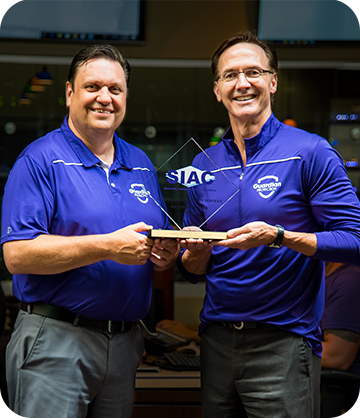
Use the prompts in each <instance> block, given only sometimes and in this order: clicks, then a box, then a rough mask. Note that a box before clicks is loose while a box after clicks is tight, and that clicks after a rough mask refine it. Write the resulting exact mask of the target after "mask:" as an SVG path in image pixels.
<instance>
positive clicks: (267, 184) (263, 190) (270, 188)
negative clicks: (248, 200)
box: [253, 175, 281, 199]
mask: <svg viewBox="0 0 360 418" xmlns="http://www.w3.org/2000/svg"><path fill="white" fill-rule="evenodd" d="M279 187H281V181H279V177H276V176H271V175H270V176H265V177H261V179H259V180H258V181H257V183H255V184H254V185H253V188H254V189H255V190H256V191H257V192H258V193H259V195H260V196H261V197H262V198H263V199H268V198H269V197H270V196H272V195H273V194H274V193H275V192H276V190H277V189H278V188H279Z"/></svg>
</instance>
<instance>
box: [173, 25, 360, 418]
mask: <svg viewBox="0 0 360 418" xmlns="http://www.w3.org/2000/svg"><path fill="white" fill-rule="evenodd" d="M277 70H278V65H277V57H276V52H275V50H274V48H273V47H272V46H271V45H268V44H267V43H265V42H262V41H260V40H259V39H258V38H257V37H256V36H254V35H253V34H252V33H250V32H244V33H240V34H238V35H236V36H234V37H231V38H229V39H227V40H226V41H225V42H223V44H222V45H220V47H219V48H218V49H217V51H216V52H215V53H214V55H213V58H212V71H213V74H214V93H215V96H216V98H217V100H218V101H219V102H222V103H223V105H224V106H225V108H226V109H227V111H228V114H229V119H230V123H231V126H230V128H229V129H228V130H227V132H226V133H225V134H224V136H223V138H222V141H220V143H219V144H217V145H215V146H214V147H211V148H209V149H208V150H207V151H206V153H207V155H205V154H203V153H202V154H199V155H198V156H197V157H195V159H194V161H193V164H192V165H193V166H194V167H198V168H200V169H201V170H206V169H209V170H211V167H209V166H210V164H211V165H213V164H214V163H215V164H216V165H217V166H218V167H220V168H221V169H222V171H223V173H222V174H224V175H218V173H214V177H215V179H214V181H213V182H212V184H211V188H212V190H211V191H210V190H205V188H203V189H201V190H200V189H198V190H192V189H190V191H189V201H190V203H189V205H188V207H191V208H192V209H191V211H190V210H188V211H187V212H186V213H185V216H184V225H187V228H194V226H198V225H203V229H205V230H209V231H227V237H228V239H227V240H222V241H218V242H202V241H201V240H182V241H181V244H182V246H183V247H184V248H183V249H182V252H181V255H180V257H179V267H180V269H181V271H182V272H183V274H184V276H185V277H186V278H187V279H188V280H189V281H191V282H194V283H196V282H198V281H199V280H201V279H202V278H204V277H205V278H206V295H205V299H204V305H203V309H202V311H201V314H200V319H201V324H200V330H199V331H200V332H199V333H200V336H201V371H202V382H201V387H202V414H203V417H204V418H230V417H231V418H232V417H235V416H236V417H240V416H241V417H246V416H247V417H248V418H250V417H251V418H264V417H271V418H274V417H276V418H285V417H287V418H288V417H291V418H297V417H298V418H303V417H307V418H317V417H318V416H319V386H320V370H321V359H320V357H321V350H322V346H321V332H320V328H319V323H320V319H321V317H322V313H323V303H324V302H323V301H324V277H323V276H324V262H323V260H333V261H334V260H335V261H337V262H347V263H352V264H358V265H359V264H360V257H359V254H360V232H359V231H360V205H359V201H358V199H357V197H356V194H355V192H354V191H353V189H352V186H351V183H350V181H349V179H348V177H347V175H346V171H345V168H344V164H343V161H342V159H341V157H340V155H339V154H338V153H337V152H336V151H335V150H334V149H332V147H331V146H330V145H329V143H328V142H327V141H326V140H325V139H323V138H320V137H319V136H317V135H314V134H310V133H307V132H304V131H302V130H299V129H296V128H293V127H290V126H286V125H284V124H282V123H281V122H279V121H278V120H277V119H276V118H275V116H274V115H273V113H272V110H271V102H272V98H273V96H274V94H275V92H276V88H277V83H278V77H277ZM209 157H210V158H209ZM211 160H212V161H211ZM209 161H210V162H209ZM225 175H226V178H227V179H228V180H229V182H228V184H229V185H230V184H233V185H234V184H235V185H236V188H237V189H236V192H235V193H233V190H232V191H231V192H230V191H229V190H228V189H232V188H231V187H226V181H225V180H224V177H225ZM210 193H213V194H214V195H217V197H218V199H219V200H220V201H222V202H226V203H225V204H224V205H223V206H222V207H221V208H220V209H219V210H218V211H217V212H216V214H215V215H213V213H214V207H212V206H211V205H210V204H205V203H204V202H208V201H209V200H210V199H209V196H208V195H210Z"/></svg>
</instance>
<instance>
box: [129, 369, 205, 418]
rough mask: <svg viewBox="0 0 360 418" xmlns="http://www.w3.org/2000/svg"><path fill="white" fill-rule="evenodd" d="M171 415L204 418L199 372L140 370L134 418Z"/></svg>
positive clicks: (136, 384)
mask: <svg viewBox="0 0 360 418" xmlns="http://www.w3.org/2000/svg"><path fill="white" fill-rule="evenodd" d="M141 367H145V368H146V367H148V368H149V367H150V366H146V365H142V366H141ZM169 417H171V418H201V400H200V372H193V371H181V372H176V371H171V370H164V369H160V372H137V373H136V383H135V403H134V410H133V414H132V418H169Z"/></svg>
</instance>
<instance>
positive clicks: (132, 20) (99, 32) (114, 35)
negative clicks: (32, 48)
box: [0, 0, 144, 43]
mask: <svg viewBox="0 0 360 418" xmlns="http://www.w3.org/2000/svg"><path fill="white" fill-rule="evenodd" d="M143 7H144V2H143V1H141V0H113V1H104V0H101V1H93V0H74V1H69V0H51V1H44V0H37V1H35V0H34V1H33V0H25V1H21V2H19V3H16V4H15V5H14V6H13V7H11V8H10V9H9V10H8V11H7V13H6V14H5V15H4V18H3V20H2V23H1V29H0V38H9V39H31V40H52V41H62V42H74V41H75V42H76V41H80V42H87V41H88V42H93V41H100V42H101V41H104V42H109V41H112V42H131V43H132V42H141V41H144V22H143V20H144V19H143Z"/></svg>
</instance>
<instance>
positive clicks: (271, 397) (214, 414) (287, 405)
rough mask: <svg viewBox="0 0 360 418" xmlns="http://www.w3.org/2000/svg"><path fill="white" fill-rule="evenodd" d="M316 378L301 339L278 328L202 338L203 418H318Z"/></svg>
mask: <svg viewBox="0 0 360 418" xmlns="http://www.w3.org/2000/svg"><path fill="white" fill-rule="evenodd" d="M220 324H221V323H220ZM320 375H321V359H320V358H319V357H318V356H316V355H314V354H313V352H312V350H311V348H310V346H309V345H308V344H307V343H306V342H305V341H304V339H303V338H302V337H300V336H298V335H296V334H292V333H289V332H286V331H282V330H280V329H279V328H277V327H271V328H256V329H250V330H236V329H233V330H230V329H227V328H225V327H224V326H223V325H219V324H214V323H211V324H210V325H209V326H208V327H207V328H206V329H205V330H204V333H203V334H202V336H201V395H202V416H203V418H246V417H247V418H305V417H306V418H318V417H319V416H320V412H319V411H320Z"/></svg>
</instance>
